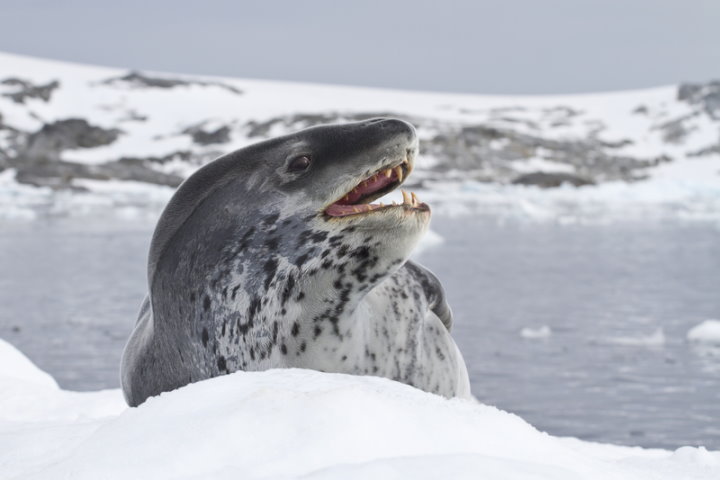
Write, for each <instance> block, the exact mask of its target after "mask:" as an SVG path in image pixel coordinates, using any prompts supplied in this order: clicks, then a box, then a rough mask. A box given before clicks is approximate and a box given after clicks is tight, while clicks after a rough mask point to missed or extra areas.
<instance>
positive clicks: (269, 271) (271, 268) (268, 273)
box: [263, 258, 278, 290]
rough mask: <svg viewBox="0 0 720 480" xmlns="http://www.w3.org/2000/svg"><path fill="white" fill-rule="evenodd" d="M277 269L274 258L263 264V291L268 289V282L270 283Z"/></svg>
mask: <svg viewBox="0 0 720 480" xmlns="http://www.w3.org/2000/svg"><path fill="white" fill-rule="evenodd" d="M277 267H278V262H277V259H275V258H269V259H268V261H267V262H265V265H263V270H264V271H265V290H267V289H268V288H270V282H272V279H273V277H274V276H275V272H277Z"/></svg>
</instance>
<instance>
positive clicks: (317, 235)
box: [310, 232, 328, 243]
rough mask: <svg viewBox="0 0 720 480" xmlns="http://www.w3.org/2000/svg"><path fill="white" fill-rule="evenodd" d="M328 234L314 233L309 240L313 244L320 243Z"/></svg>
mask: <svg viewBox="0 0 720 480" xmlns="http://www.w3.org/2000/svg"><path fill="white" fill-rule="evenodd" d="M327 236H328V234H327V232H315V233H313V234H312V235H310V240H312V241H313V242H315V243H320V242H322V241H323V240H325V239H326V238H327Z"/></svg>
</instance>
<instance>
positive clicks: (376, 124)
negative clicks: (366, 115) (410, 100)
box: [365, 117, 417, 144]
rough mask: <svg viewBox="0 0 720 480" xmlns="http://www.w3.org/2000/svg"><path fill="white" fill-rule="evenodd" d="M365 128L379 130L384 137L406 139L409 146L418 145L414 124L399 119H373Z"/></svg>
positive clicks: (368, 121)
mask: <svg viewBox="0 0 720 480" xmlns="http://www.w3.org/2000/svg"><path fill="white" fill-rule="evenodd" d="M365 126H366V127H369V128H378V129H380V130H381V131H382V132H383V134H384V135H388V136H397V137H404V138H405V140H406V141H407V142H408V143H409V144H416V143H417V133H416V132H415V127H413V126H412V124H410V123H408V122H406V121H404V120H400V119H397V118H386V117H381V118H372V119H370V120H366V121H365Z"/></svg>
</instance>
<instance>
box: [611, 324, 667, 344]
mask: <svg viewBox="0 0 720 480" xmlns="http://www.w3.org/2000/svg"><path fill="white" fill-rule="evenodd" d="M607 342H608V343H612V344H613V345H623V346H627V347H662V346H663V345H665V332H664V331H663V329H662V327H660V328H658V329H657V330H655V331H654V332H652V333H651V334H649V335H639V336H637V337H611V338H608V339H607Z"/></svg>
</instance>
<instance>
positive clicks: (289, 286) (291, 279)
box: [281, 273, 295, 305]
mask: <svg viewBox="0 0 720 480" xmlns="http://www.w3.org/2000/svg"><path fill="white" fill-rule="evenodd" d="M294 288H295V276H293V274H292V273H291V274H290V275H288V279H287V282H285V288H284V289H283V293H282V298H281V302H282V305H285V304H286V303H287V301H288V299H289V298H290V294H291V293H292V291H293V289H294Z"/></svg>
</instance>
